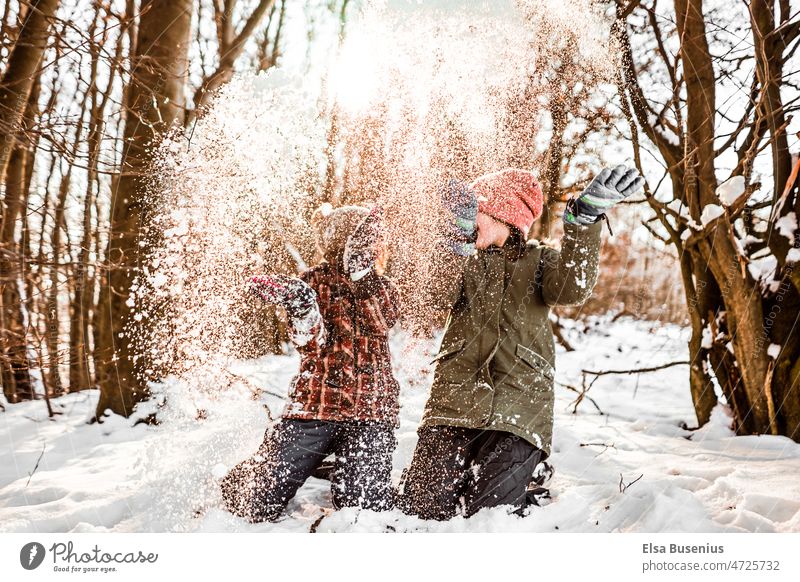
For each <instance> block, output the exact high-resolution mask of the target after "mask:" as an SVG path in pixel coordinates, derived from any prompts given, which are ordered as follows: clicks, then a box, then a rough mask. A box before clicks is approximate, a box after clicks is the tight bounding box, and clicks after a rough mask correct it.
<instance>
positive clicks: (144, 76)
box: [95, 0, 192, 416]
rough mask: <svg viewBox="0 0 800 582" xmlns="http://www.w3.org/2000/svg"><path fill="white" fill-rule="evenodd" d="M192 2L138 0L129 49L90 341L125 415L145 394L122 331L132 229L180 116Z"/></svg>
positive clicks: (106, 403) (107, 398) (106, 390)
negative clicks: (119, 150)
mask: <svg viewBox="0 0 800 582" xmlns="http://www.w3.org/2000/svg"><path fill="white" fill-rule="evenodd" d="M191 20H192V3H191V2H190V1H189V0H142V3H141V9H140V21H139V26H138V36H137V39H136V50H135V53H134V57H133V59H132V67H133V68H132V70H131V78H130V87H129V90H128V94H127V103H126V107H127V110H128V113H127V115H128V117H127V119H126V123H125V130H124V140H123V143H124V152H123V159H122V169H121V172H120V174H119V177H118V179H117V180H116V181H115V183H114V185H113V187H112V194H111V229H110V233H109V240H108V247H107V251H106V261H107V263H108V273H107V276H106V279H105V281H104V285H103V287H102V288H101V294H100V300H99V304H98V321H97V325H98V328H99V329H98V334H97V335H98V342H99V343H98V345H97V346H95V360H96V365H97V374H98V383H99V385H100V400H99V402H98V405H97V413H98V416H100V415H102V414H103V413H104V411H105V410H106V409H111V410H112V411H113V412H115V413H117V414H122V415H125V416H127V415H130V414H131V412H132V411H133V407H134V405H135V404H136V403H137V402H139V401H141V400H143V399H145V398H146V397H147V396H148V395H149V392H148V388H147V385H146V380H145V374H144V371H145V370H146V367H147V364H146V362H145V361H144V358H143V357H138V358H137V356H142V355H143V354H144V352H145V350H143V349H140V348H141V346H138V347H137V344H136V339H137V336H134V335H132V334H130V333H126V332H125V326H126V324H128V323H130V314H131V310H132V306H131V305H130V304H129V302H128V298H129V297H130V294H131V285H132V283H133V280H134V278H135V276H136V274H137V268H138V265H139V259H140V256H142V253H143V252H145V251H146V249H142V248H140V247H139V234H140V232H141V229H142V228H143V221H144V220H145V217H146V208H145V207H144V205H145V204H146V203H145V189H146V187H147V170H148V166H149V163H150V161H151V159H152V158H151V156H152V155H153V152H154V150H153V145H154V144H155V143H157V142H158V140H159V138H160V137H161V136H163V135H164V133H165V132H166V131H168V130H169V129H170V128H171V127H172V126H173V124H179V125H181V124H182V123H183V121H184V111H185V110H184V107H183V103H184V85H185V82H186V77H187V71H188V62H187V54H188V45H189V38H190V32H191Z"/></svg>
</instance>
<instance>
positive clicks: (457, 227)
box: [441, 180, 478, 257]
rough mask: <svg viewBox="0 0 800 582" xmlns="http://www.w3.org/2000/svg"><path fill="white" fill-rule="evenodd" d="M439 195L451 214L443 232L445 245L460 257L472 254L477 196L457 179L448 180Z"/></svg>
mask: <svg viewBox="0 0 800 582" xmlns="http://www.w3.org/2000/svg"><path fill="white" fill-rule="evenodd" d="M441 196H442V204H443V205H444V207H445V208H446V209H447V210H448V211H449V212H450V216H451V221H450V224H449V225H448V226H449V227H448V232H447V233H446V234H445V241H446V242H445V244H446V246H447V247H448V248H449V249H450V250H451V251H453V252H454V253H455V254H457V255H459V256H461V257H469V256H472V255H474V254H475V241H476V240H478V197H477V196H476V195H475V192H474V191H473V190H472V189H471V188H470V187H469V186H468V185H467V184H464V183H463V182H459V181H458V180H449V181H448V182H447V186H446V187H445V188H443V189H442V192H441Z"/></svg>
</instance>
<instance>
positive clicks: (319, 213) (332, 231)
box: [311, 202, 369, 264]
mask: <svg viewBox="0 0 800 582" xmlns="http://www.w3.org/2000/svg"><path fill="white" fill-rule="evenodd" d="M368 214H369V209H368V208H364V207H363V206H340V207H339V208H333V207H332V206H331V205H330V204H329V203H327V202H326V203H324V204H322V205H321V206H320V207H319V208H317V209H316V210H315V211H314V214H313V215H312V216H311V226H312V227H313V228H314V232H315V233H316V235H317V246H318V247H319V250H320V252H321V253H322V255H323V256H324V257H325V260H326V261H328V262H329V263H333V264H337V263H338V261H339V260H340V259H341V258H342V255H343V254H344V246H345V244H346V243H347V238H348V237H349V236H350V235H351V234H353V231H354V230H355V229H356V227H357V226H358V225H359V224H360V223H361V221H362V220H364V218H365V217H366V216H367V215H368Z"/></svg>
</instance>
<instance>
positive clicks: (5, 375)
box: [0, 80, 39, 402]
mask: <svg viewBox="0 0 800 582" xmlns="http://www.w3.org/2000/svg"><path fill="white" fill-rule="evenodd" d="M38 99H39V83H38V80H37V81H36V82H35V83H34V86H33V87H32V88H31V92H30V95H29V96H28V106H27V107H26V108H25V112H24V115H23V117H22V119H21V120H20V127H21V128H25V127H32V126H33V123H34V120H35V117H36V113H37V111H38ZM14 143H15V144H16V145H15V146H14V147H13V152H12V153H11V155H10V157H9V159H8V163H7V168H6V181H5V198H4V201H3V209H2V216H0V222H2V226H1V227H0V330H2V332H1V333H2V335H1V336H0V345H1V346H2V354H1V355H0V359H1V360H2V362H0V365H2V373H1V374H0V377H2V380H3V393H4V394H5V396H6V398H7V399H8V401H9V402H19V401H20V400H31V399H33V397H34V390H33V383H32V380H31V377H30V367H31V366H30V362H29V360H28V342H27V335H28V334H27V324H28V322H27V321H26V319H27V318H26V317H25V313H24V303H23V301H22V295H21V293H20V289H21V287H20V286H21V285H23V281H22V271H21V269H20V265H21V262H22V260H23V254H22V247H21V245H20V246H18V245H17V243H16V241H15V234H16V230H17V228H16V226H17V216H18V215H19V213H20V209H21V208H23V207H24V205H23V201H24V200H25V199H26V198H27V194H26V191H27V188H28V187H29V185H30V178H31V176H30V175H29V173H30V172H31V171H32V167H33V166H32V164H31V158H32V157H33V156H34V152H33V151H29V147H28V144H26V143H22V142H14Z"/></svg>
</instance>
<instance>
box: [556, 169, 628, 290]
mask: <svg viewBox="0 0 800 582" xmlns="http://www.w3.org/2000/svg"><path fill="white" fill-rule="evenodd" d="M643 184H644V179H643V178H642V177H641V176H639V173H638V172H637V171H636V170H634V169H628V168H626V167H625V166H623V165H620V166H617V167H616V168H614V169H611V168H605V169H604V170H602V171H601V172H600V173H599V174H598V175H597V176H595V178H594V180H592V181H591V183H590V184H589V185H588V186H587V187H586V189H585V190H584V191H583V192H582V193H581V195H580V196H579V197H578V199H577V200H574V199H573V200H570V201H569V202H568V203H567V209H566V211H565V212H564V216H563V218H564V237H563V238H562V239H561V251H560V252H559V251H556V250H554V249H543V251H542V253H543V254H542V260H541V266H542V267H541V272H542V293H543V295H544V300H545V303H547V304H548V305H580V304H581V303H583V302H585V301H586V300H587V299H588V298H589V296H590V295H591V294H592V289H593V288H594V285H595V283H596V282H597V265H598V261H599V256H600V229H601V222H600V221H601V219H603V218H606V215H605V213H606V212H607V211H608V210H610V209H611V208H613V207H614V206H615V205H616V204H617V203H619V202H620V201H621V200H623V199H624V198H626V197H628V196H630V195H631V194H633V193H634V192H636V191H638V190H639V189H640V188H641V187H642V185H643Z"/></svg>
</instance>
